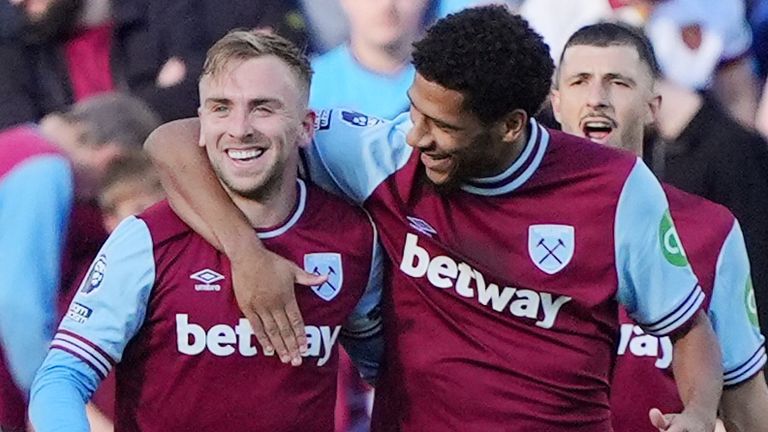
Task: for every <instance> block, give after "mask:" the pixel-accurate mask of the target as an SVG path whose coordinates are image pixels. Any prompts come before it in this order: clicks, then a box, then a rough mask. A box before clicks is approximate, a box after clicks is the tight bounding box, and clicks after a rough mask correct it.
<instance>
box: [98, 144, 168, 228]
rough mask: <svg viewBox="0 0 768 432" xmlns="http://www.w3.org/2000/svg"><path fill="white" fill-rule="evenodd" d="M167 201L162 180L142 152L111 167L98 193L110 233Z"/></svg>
mask: <svg viewBox="0 0 768 432" xmlns="http://www.w3.org/2000/svg"><path fill="white" fill-rule="evenodd" d="M163 198H165V193H164V192H163V187H162V186H161V185H160V177H159V176H158V174H157V172H155V170H154V168H153V167H152V163H151V162H150V161H149V158H147V156H146V155H145V154H144V153H143V151H142V152H139V153H135V154H131V155H128V156H125V157H123V158H120V159H117V160H115V161H114V162H112V164H111V165H110V166H109V169H108V170H107V172H106V174H105V176H104V183H103V184H102V187H101V191H100V192H99V207H100V208H101V213H102V215H103V217H104V227H105V228H106V230H107V232H110V233H111V232H112V231H114V230H115V228H116V227H117V225H118V224H119V223H120V221H122V220H123V219H125V218H127V217H128V216H131V215H136V214H139V213H141V212H143V211H144V210H146V209H147V208H149V207H150V206H151V205H153V204H155V203H156V202H158V201H160V200H162V199H163Z"/></svg>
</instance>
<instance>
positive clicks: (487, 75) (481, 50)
mask: <svg viewBox="0 0 768 432" xmlns="http://www.w3.org/2000/svg"><path fill="white" fill-rule="evenodd" d="M414 48H415V51H414V53H413V64H414V66H415V67H416V71H417V72H418V73H419V74H420V75H421V76H423V77H424V78H426V79H427V80H429V81H432V82H435V83H437V84H439V85H441V86H442V87H445V88H448V89H451V90H456V91H459V92H461V93H462V94H463V95H464V98H465V102H464V103H465V108H467V109H468V110H469V111H471V112H472V113H474V114H475V115H476V116H477V117H478V118H479V119H480V120H481V121H482V122H484V123H486V124H490V123H493V122H495V121H497V120H499V119H501V118H502V117H503V116H504V115H505V114H507V113H510V112H512V111H514V110H516V109H522V110H523V111H525V112H526V114H528V116H529V117H531V116H533V115H534V114H535V113H536V112H537V111H538V110H539V108H540V107H541V105H542V103H543V102H544V100H545V99H546V97H547V95H548V94H549V90H550V86H551V84H552V73H553V71H554V64H553V62H552V58H551V57H550V55H549V47H547V45H546V44H545V43H544V41H543V40H542V38H541V36H539V35H538V34H537V33H536V32H534V31H533V30H532V29H531V27H530V26H529V25H528V23H527V22H526V21H525V20H524V19H523V18H521V17H519V16H517V15H513V14H511V13H510V12H509V11H508V10H507V9H506V8H505V7H503V6H484V7H477V8H470V9H465V10H463V11H461V12H458V13H455V14H451V15H448V16H447V17H446V18H444V19H442V20H440V21H438V22H437V23H435V25H433V26H432V27H431V28H430V29H429V30H428V31H427V34H426V36H425V37H424V38H423V39H422V40H420V41H418V42H416V43H414Z"/></svg>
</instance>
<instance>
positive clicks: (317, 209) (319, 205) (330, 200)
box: [304, 182, 371, 230]
mask: <svg viewBox="0 0 768 432" xmlns="http://www.w3.org/2000/svg"><path fill="white" fill-rule="evenodd" d="M306 206H307V208H306V209H305V210H304V212H305V214H307V215H308V216H309V217H310V219H311V220H312V223H313V224H318V225H328V226H331V225H333V226H337V227H339V229H342V230H343V229H344V228H343V226H345V225H346V226H350V225H363V226H370V225H371V221H370V218H369V217H368V213H366V212H365V210H363V209H362V208H361V207H360V206H358V205H355V204H354V203H351V202H350V201H347V200H345V199H343V198H341V197H339V196H337V195H334V194H332V193H330V192H327V191H325V190H324V189H322V188H320V187H319V186H316V185H314V184H312V183H309V182H308V183H307V203H306Z"/></svg>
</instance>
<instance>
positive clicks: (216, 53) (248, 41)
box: [200, 30, 312, 93]
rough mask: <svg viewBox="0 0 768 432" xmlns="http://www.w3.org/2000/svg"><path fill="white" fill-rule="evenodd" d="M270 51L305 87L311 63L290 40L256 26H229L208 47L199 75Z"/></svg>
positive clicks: (216, 70) (308, 81)
mask: <svg viewBox="0 0 768 432" xmlns="http://www.w3.org/2000/svg"><path fill="white" fill-rule="evenodd" d="M270 55H273V56H275V57H277V58H279V59H280V60H282V61H284V62H285V63H286V64H287V65H288V67H289V68H290V69H291V70H292V71H293V72H294V73H295V74H296V77H297V78H298V80H299V82H300V83H301V85H302V86H303V89H302V90H303V91H304V92H305V93H306V92H308V91H309V86H310V84H311V82H312V67H311V66H310V63H309V59H308V58H307V56H306V55H304V53H303V52H302V51H301V50H300V49H299V48H298V47H297V46H296V45H294V44H293V43H292V42H291V41H289V40H288V39H285V38H284V37H281V36H278V35H276V34H274V33H270V32H266V31H259V30H252V31H249V30H232V31H230V32H229V33H227V34H226V35H224V37H222V38H221V39H219V40H218V41H216V43H215V44H213V46H212V47H211V48H210V49H209V50H208V54H207V56H206V58H205V63H204V64H203V73H202V74H201V75H200V78H201V79H202V78H203V77H205V76H206V75H208V76H211V77H213V78H215V77H217V76H218V75H219V74H220V73H221V71H222V69H223V68H224V67H225V66H226V65H227V64H228V63H229V62H231V61H233V60H240V61H243V60H250V59H253V58H258V57H264V56H270Z"/></svg>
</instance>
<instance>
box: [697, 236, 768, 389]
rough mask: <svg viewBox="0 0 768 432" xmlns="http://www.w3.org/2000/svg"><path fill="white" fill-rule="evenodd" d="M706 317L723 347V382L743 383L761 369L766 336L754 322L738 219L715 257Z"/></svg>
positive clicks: (750, 289) (755, 309)
mask: <svg viewBox="0 0 768 432" xmlns="http://www.w3.org/2000/svg"><path fill="white" fill-rule="evenodd" d="M709 318H710V320H711V321H712V327H713V328H714V329H715V334H717V339H718V341H719V342H720V349H721V350H722V355H723V372H724V376H723V383H724V385H736V384H739V383H741V382H744V381H746V380H748V379H750V378H752V377H753V376H754V375H755V373H757V372H759V371H761V370H762V369H763V366H765V363H766V354H765V345H764V343H765V339H764V338H763V335H762V334H761V332H760V324H759V323H758V321H757V305H756V303H755V292H754V290H753V289H752V282H751V279H750V276H749V259H748V258H747V249H746V246H745V245H744V237H743V235H742V233H741V228H740V227H739V223H738V222H734V224H733V228H732V229H731V232H730V233H729V234H728V237H727V238H726V240H725V243H723V247H722V249H721V250H720V255H719V256H718V259H717V268H716V273H715V286H714V289H713V291H712V300H711V303H710V306H709Z"/></svg>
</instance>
